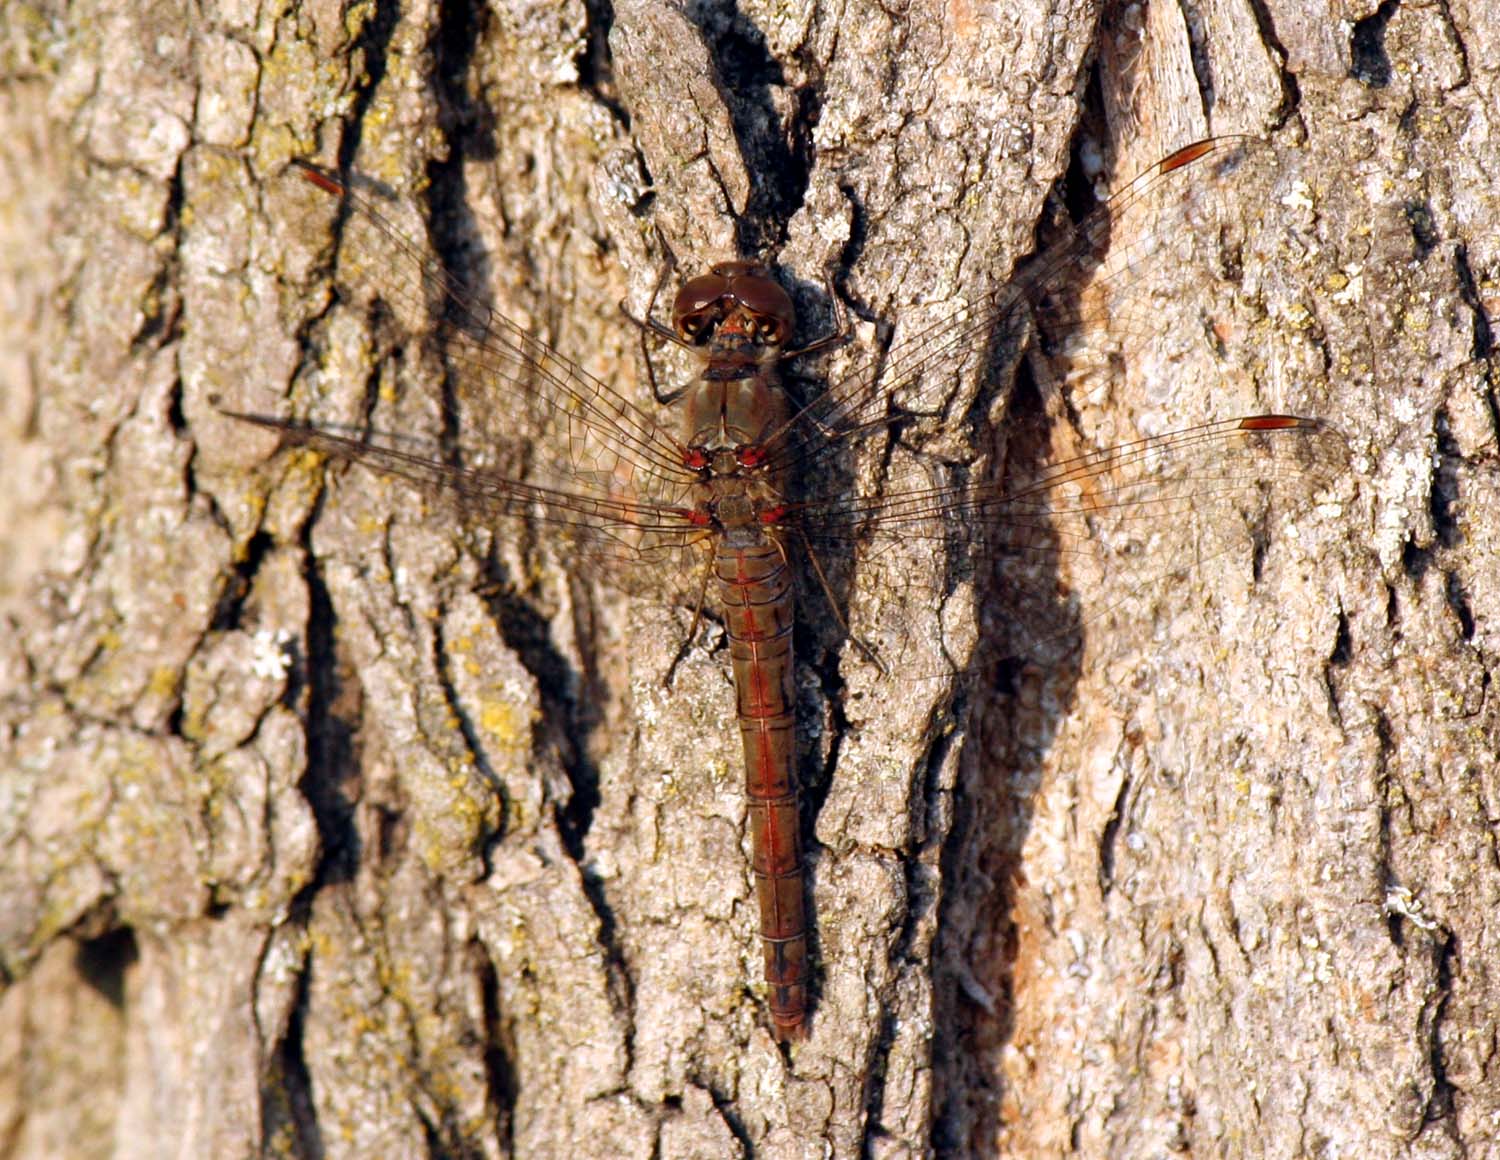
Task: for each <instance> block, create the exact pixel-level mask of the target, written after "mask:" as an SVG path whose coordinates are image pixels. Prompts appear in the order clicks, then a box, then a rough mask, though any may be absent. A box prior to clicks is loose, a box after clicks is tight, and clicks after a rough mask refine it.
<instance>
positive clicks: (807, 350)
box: [781, 270, 854, 360]
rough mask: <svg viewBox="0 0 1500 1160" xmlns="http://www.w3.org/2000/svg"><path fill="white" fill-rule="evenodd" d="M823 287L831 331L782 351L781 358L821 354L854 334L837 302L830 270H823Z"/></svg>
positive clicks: (846, 315)
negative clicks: (794, 348) (831, 326)
mask: <svg viewBox="0 0 1500 1160" xmlns="http://www.w3.org/2000/svg"><path fill="white" fill-rule="evenodd" d="M823 289H824V292H825V293H827V295H828V304H829V305H830V306H831V307H832V308H833V332H832V333H831V334H825V335H824V336H823V337H822V338H815V339H813V340H812V341H811V342H810V343H808V344H807V345H806V346H799V347H798V348H797V349H796V350H788V351H784V352H782V355H781V357H782V359H783V360H785V359H794V358H802V357H803V356H804V355H809V354H822V353H823V351H825V350H832V349H833V348H834V347H836V346H843V345H844V343H846V342H848V341H849V340H850V338H852V337H853V336H854V326H853V324H852V323H851V322H850V321H849V316H848V314H846V313H845V311H844V308H843V306H842V305H841V304H840V302H839V296H838V288H837V287H836V286H834V284H833V273H832V271H829V270H825V271H824V273H823Z"/></svg>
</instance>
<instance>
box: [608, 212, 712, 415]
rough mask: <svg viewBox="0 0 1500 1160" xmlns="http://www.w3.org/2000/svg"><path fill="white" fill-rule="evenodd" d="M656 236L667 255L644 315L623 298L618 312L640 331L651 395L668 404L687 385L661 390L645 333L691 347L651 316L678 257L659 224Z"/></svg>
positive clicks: (668, 327) (690, 344) (667, 405)
mask: <svg viewBox="0 0 1500 1160" xmlns="http://www.w3.org/2000/svg"><path fill="white" fill-rule="evenodd" d="M656 240H657V241H658V242H659V243H660V244H661V250H662V253H663V254H665V255H666V258H665V260H664V261H663V262H662V264H661V273H660V274H658V275H657V278H656V285H655V287H653V288H652V290H651V301H649V302H648V303H646V317H644V318H637V317H636V316H635V315H634V314H632V313H630V309H629V307H627V306H626V305H625V302H624V300H623V299H622V300H621V302H620V313H621V314H623V315H624V316H625V318H626V319H627V320H628V321H629V322H630V323H631V325H633V326H634V327H635V328H636V329H637V330H639V331H640V332H641V358H642V359H644V360H645V363H646V378H647V379H648V380H649V381H650V383H651V397H652V398H653V399H655V400H656V401H657V402H658V403H660V404H661V405H662V406H663V407H670V406H671V405H672V404H673V403H675V402H676V401H677V400H678V399H680V398H682V396H683V395H684V394H685V393H686V391H687V390H688V388H687V387H681V388H679V389H678V390H675V391H663V390H662V389H661V384H659V383H658V382H657V380H656V364H655V363H654V362H652V361H651V348H650V347H649V346H647V345H646V338H647V336H648V335H654V336H655V337H657V338H659V339H661V340H662V341H664V342H672V343H676V344H677V345H678V346H680V347H683V348H684V349H687V350H692V349H694V347H693V344H692V343H690V342H689V341H688V340H687V339H685V338H683V337H682V336H681V335H680V334H678V333H677V332H676V331H675V330H673V329H672V328H671V327H670V326H666V325H664V324H663V323H660V322H657V321H656V319H655V318H653V317H652V315H654V314H655V313H656V300H657V299H658V298H660V297H661V292H662V288H663V287H665V286H666V284H667V279H668V278H670V277H671V276H672V272H673V271H674V270H676V269H677V257H676V255H675V254H673V253H672V247H671V246H669V245H668V244H667V238H666V235H665V234H663V233H662V232H661V227H659V226H658V227H657V230H656Z"/></svg>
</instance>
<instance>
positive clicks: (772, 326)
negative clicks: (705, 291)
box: [732, 267, 796, 343]
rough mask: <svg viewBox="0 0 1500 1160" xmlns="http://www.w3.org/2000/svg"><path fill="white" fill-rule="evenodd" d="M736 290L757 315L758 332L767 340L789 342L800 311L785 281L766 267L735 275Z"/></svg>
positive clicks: (743, 301) (736, 295)
mask: <svg viewBox="0 0 1500 1160" xmlns="http://www.w3.org/2000/svg"><path fill="white" fill-rule="evenodd" d="M732 289H733V293H734V296H735V298H737V299H739V301H740V302H741V304H743V305H744V307H745V308H746V309H747V310H749V311H751V312H752V313H753V314H754V315H755V319H756V322H757V323H758V324H759V325H758V326H757V328H756V333H757V334H759V335H760V336H761V338H762V339H763V340H765V341H767V342H773V343H780V342H785V341H786V339H787V338H788V337H789V336H790V335H791V333H792V323H793V321H794V320H795V318H796V311H795V310H793V308H792V299H791V296H790V295H788V294H787V292H786V291H785V290H783V289H782V288H781V284H780V283H779V282H777V281H776V279H774V278H772V277H771V276H770V275H769V274H767V273H765V272H764V267H757V268H755V269H754V270H753V271H749V272H745V273H741V274H740V275H739V277H737V278H735V280H734V286H733V288H732Z"/></svg>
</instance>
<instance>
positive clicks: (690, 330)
mask: <svg viewBox="0 0 1500 1160" xmlns="http://www.w3.org/2000/svg"><path fill="white" fill-rule="evenodd" d="M714 318H715V314H714V313H713V312H712V311H704V312H702V313H700V314H679V315H677V333H678V334H680V335H682V337H683V338H686V339H688V340H690V341H692V342H701V341H702V340H703V339H704V338H706V337H708V332H709V330H710V329H711V327H712V325H713V321H714Z"/></svg>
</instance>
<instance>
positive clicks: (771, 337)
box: [750, 314, 787, 346]
mask: <svg viewBox="0 0 1500 1160" xmlns="http://www.w3.org/2000/svg"><path fill="white" fill-rule="evenodd" d="M750 334H751V337H753V338H758V339H760V340H761V341H762V342H766V343H770V344H771V345H772V346H780V345H782V343H784V342H786V339H787V331H786V324H785V323H783V322H782V320H781V319H779V318H767V317H766V316H765V315H763V314H762V315H756V316H755V319H754V321H753V322H752V323H751V331H750Z"/></svg>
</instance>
